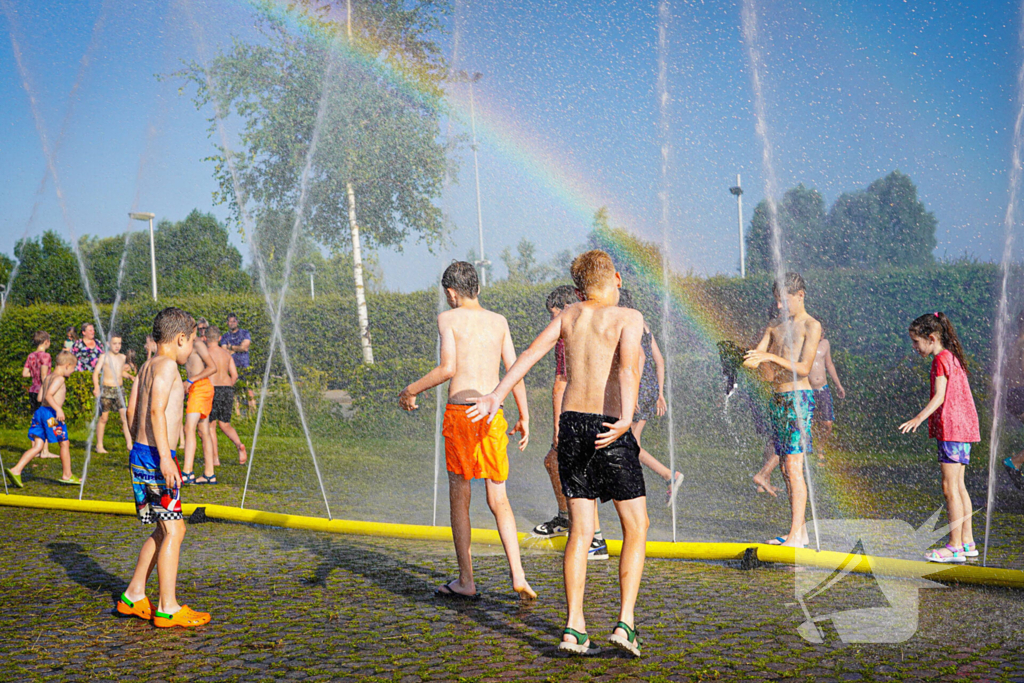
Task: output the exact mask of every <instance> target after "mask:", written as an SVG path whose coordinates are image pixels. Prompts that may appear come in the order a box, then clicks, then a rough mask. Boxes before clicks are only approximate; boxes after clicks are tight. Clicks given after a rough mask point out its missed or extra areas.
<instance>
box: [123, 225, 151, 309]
mask: <svg viewBox="0 0 1024 683" xmlns="http://www.w3.org/2000/svg"><path fill="white" fill-rule="evenodd" d="M128 217H129V218H131V219H132V220H136V221H149V267H150V272H151V273H152V275H153V301H156V300H157V298H156V245H155V244H154V242H153V219H154V218H156V214H152V213H142V212H133V213H129V214H128Z"/></svg>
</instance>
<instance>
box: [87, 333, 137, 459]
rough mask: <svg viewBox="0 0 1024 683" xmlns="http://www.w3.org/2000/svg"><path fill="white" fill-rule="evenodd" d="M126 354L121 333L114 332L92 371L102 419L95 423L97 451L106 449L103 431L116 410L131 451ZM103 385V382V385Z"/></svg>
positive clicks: (93, 389)
mask: <svg viewBox="0 0 1024 683" xmlns="http://www.w3.org/2000/svg"><path fill="white" fill-rule="evenodd" d="M126 367H127V363H126V358H125V355H124V354H123V353H121V335H119V334H111V335H110V340H109V342H108V343H107V350H106V351H105V352H104V354H103V355H102V356H100V359H99V360H98V361H96V367H95V368H93V371H92V395H93V396H95V397H96V398H98V399H99V400H100V419H99V422H97V423H96V452H97V453H106V452H107V449H106V448H104V447H103V433H104V431H106V428H107V419H109V418H110V413H111V412H112V411H116V412H117V414H118V415H119V416H120V418H121V431H122V432H124V441H125V444H126V445H127V448H128V450H129V451H131V449H132V435H131V433H130V432H129V431H128V417H127V415H128V412H127V410H126V409H125V405H124V378H125V376H129V377H130V376H131V375H130V374H127V373H125V369H126ZM101 385H102V386H101Z"/></svg>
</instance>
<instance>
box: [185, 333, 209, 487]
mask: <svg viewBox="0 0 1024 683" xmlns="http://www.w3.org/2000/svg"><path fill="white" fill-rule="evenodd" d="M207 328H208V325H207V323H206V320H205V319H204V318H199V320H197V321H196V339H195V344H194V347H193V350H192V353H191V354H190V355H189V357H188V361H186V363H185V372H186V374H187V375H188V379H186V380H185V386H186V387H188V404H187V405H186V406H185V462H183V463H182V465H181V477H182V483H184V484H216V483H217V477H216V475H214V476H210V477H207V476H205V475H204V476H201V477H196V475H195V474H194V473H193V471H192V470H193V467H194V466H195V457H196V430H197V429H198V430H199V436H200V437H201V438H202V439H203V464H204V465H205V464H206V463H212V462H213V440H212V438H211V436H210V412H211V411H212V410H213V394H214V390H213V383H212V382H211V381H210V377H212V376H213V375H215V374H217V363H216V361H214V359H213V357H212V356H211V355H210V350H209V349H208V348H206V342H205V341H204V340H205V339H206V330H207ZM204 469H209V470H210V471H213V468H212V467H209V468H205V467H204Z"/></svg>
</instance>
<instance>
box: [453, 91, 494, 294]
mask: <svg viewBox="0 0 1024 683" xmlns="http://www.w3.org/2000/svg"><path fill="white" fill-rule="evenodd" d="M481 78H483V74H482V73H480V72H479V71H474V72H473V73H468V72H466V71H456V72H455V80H456V81H458V82H461V83H469V125H470V130H471V131H472V133H473V143H472V144H471V145H470V149H472V150H473V175H474V176H475V178H476V229H477V232H478V233H479V235H480V260H479V261H476V263H475V264H474V265H475V266H476V267H477V268H479V269H480V286H481V287H486V286H487V268H488V267H489V266H490V265H491V262H490V261H488V260H487V258H486V257H485V256H484V218H483V211H482V209H481V207H480V164H479V162H478V159H477V147H478V145H477V143H476V106H475V104H474V102H473V84H474V83H476V82H477V81H479V80H480V79H481Z"/></svg>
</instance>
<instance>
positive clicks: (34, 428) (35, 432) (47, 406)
mask: <svg viewBox="0 0 1024 683" xmlns="http://www.w3.org/2000/svg"><path fill="white" fill-rule="evenodd" d="M77 362H78V359H77V358H75V354H73V353H71V352H70V351H61V352H60V353H59V354H57V363H56V365H55V366H54V368H53V371H52V372H50V374H48V375H47V376H46V377H45V378H43V382H42V386H41V387H40V388H39V403H40V404H41V405H40V406H39V407H38V408H36V411H35V412H34V413H33V414H32V423H31V424H30V425H29V428H28V438H29V439H31V440H32V447H31V448H29V449H28V450H27V451H25V452H24V453H23V454H22V456H21V460H19V461H18V464H17V465H15V466H14V467H12V468H10V469H8V470H5V473H6V475H7V479H8V480H9V481H10V482H11V483H12V484H14V485H15V486H17V487H18V488H19V489H23V488H25V484H23V483H22V481H21V473H22V471H23V470H24V469H25V467H26V466H28V464H29V463H30V462H31V461H32V459H33V458H36V457H38V456H41V455H43V453H44V449H45V448H46V444H48V443H57V444H60V466H61V477H60V479H58V480H57V481H58V482H59V483H61V484H70V485H76V486H77V485H78V484H81V483H82V482H81V481H80V480H79V479H78V477H76V476H75V475H74V474H72V473H71V444H70V443H69V442H68V428H67V425H65V424H64V396H65V394H66V393H67V385H66V384H65V383H64V379H65V378H66V377H67V376H68V375H70V374H71V373H72V372H74V371H75V364H76V363H77Z"/></svg>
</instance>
